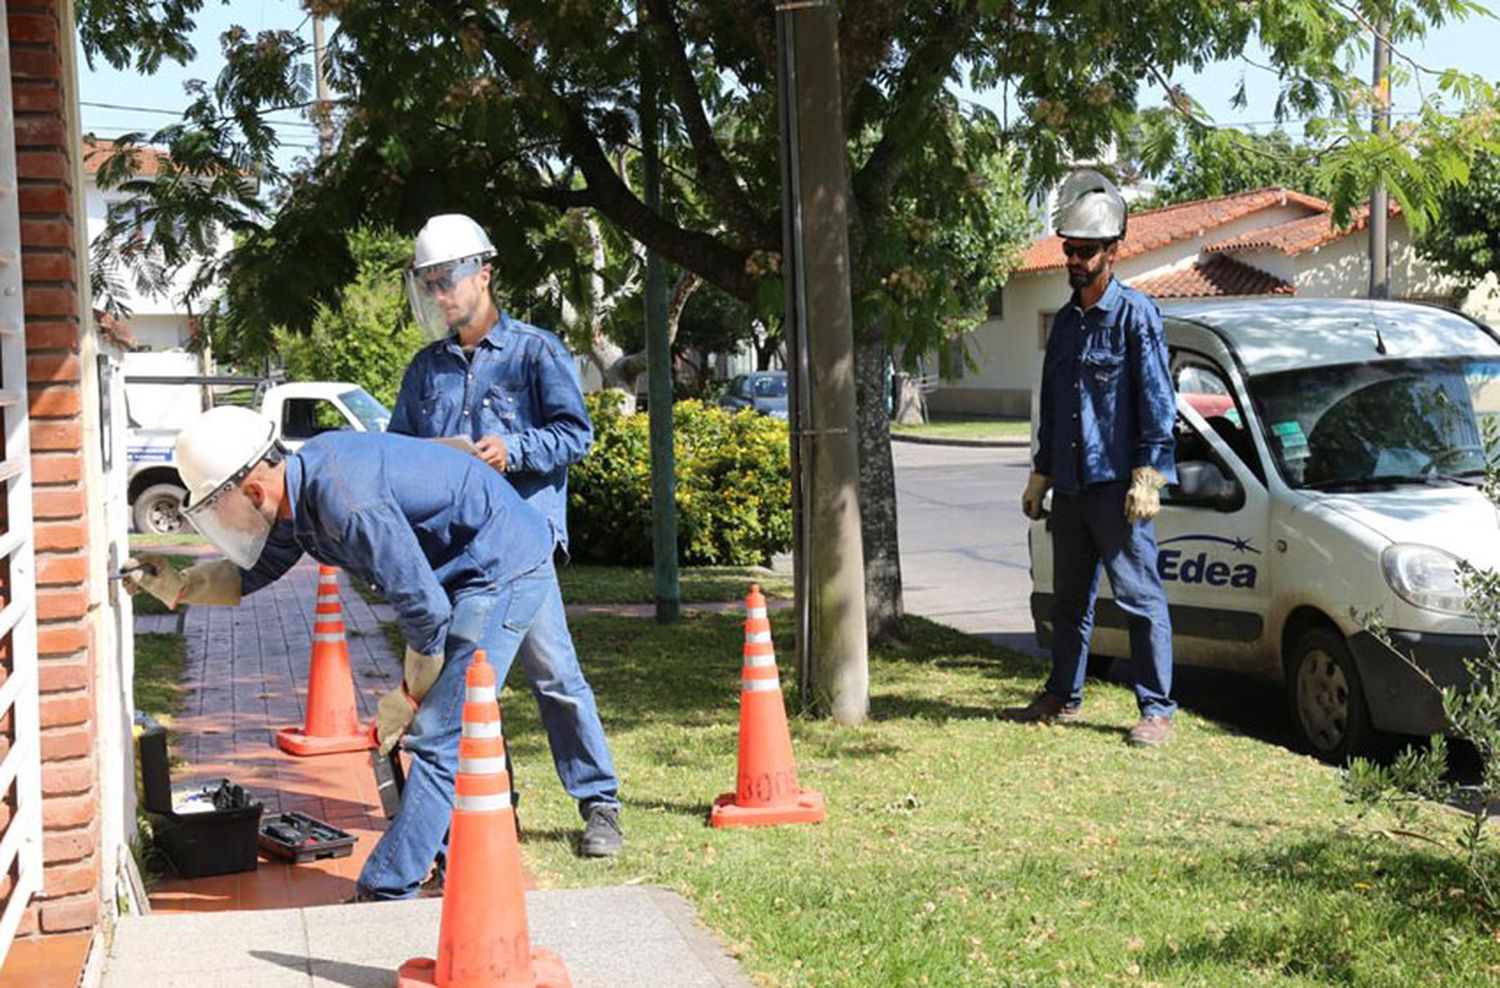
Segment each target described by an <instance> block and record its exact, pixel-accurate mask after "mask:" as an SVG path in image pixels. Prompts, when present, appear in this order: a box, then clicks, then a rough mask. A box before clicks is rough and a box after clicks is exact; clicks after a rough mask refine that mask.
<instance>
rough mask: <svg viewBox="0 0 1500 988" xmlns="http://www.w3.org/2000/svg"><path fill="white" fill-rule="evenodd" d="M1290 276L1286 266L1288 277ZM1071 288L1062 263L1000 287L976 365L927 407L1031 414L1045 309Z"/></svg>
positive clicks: (1152, 267) (1173, 248) (1177, 263)
mask: <svg viewBox="0 0 1500 988" xmlns="http://www.w3.org/2000/svg"><path fill="white" fill-rule="evenodd" d="M1306 215H1308V211H1307V210H1306V209H1304V208H1302V207H1299V206H1290V205H1289V206H1274V207H1271V208H1269V209H1262V210H1259V211H1257V212H1255V213H1251V214H1250V215H1249V216H1246V217H1242V218H1241V219H1238V220H1235V221H1234V222H1232V223H1226V224H1224V225H1223V226H1216V227H1213V228H1212V229H1211V230H1208V231H1206V233H1205V235H1200V236H1196V237H1191V238H1186V239H1183V240H1181V241H1178V242H1175V243H1171V244H1167V245H1165V246H1163V247H1159V248H1157V249H1155V250H1151V251H1147V252H1146V253H1144V254H1140V255H1138V256H1136V257H1132V258H1127V259H1126V260H1124V261H1121V262H1120V263H1119V264H1118V265H1117V266H1116V268H1115V270H1116V273H1117V274H1119V276H1120V277H1121V278H1122V279H1124V280H1126V281H1132V280H1134V279H1137V278H1142V277H1148V276H1152V275H1158V274H1165V273H1166V272H1168V271H1173V270H1176V269H1178V268H1183V267H1186V266H1188V265H1189V264H1192V263H1193V262H1195V261H1196V260H1198V257H1199V253H1200V252H1201V251H1202V249H1203V245H1204V243H1205V242H1206V241H1207V240H1214V241H1219V240H1225V239H1227V238H1229V237H1236V236H1239V235H1240V234H1242V233H1249V232H1250V231H1252V230H1259V229H1262V228H1264V227H1267V226H1276V225H1279V224H1281V223H1285V222H1288V221H1290V220H1295V219H1300V218H1302V217H1304V216H1306ZM1290 279H1291V274H1290V272H1288V274H1287V276H1286V280H1290ZM1071 294H1072V290H1071V289H1069V288H1068V279H1067V275H1066V272H1064V271H1063V270H1061V269H1055V270H1047V271H1036V272H1029V273H1021V274H1016V275H1015V276H1013V277H1012V278H1011V281H1010V283H1009V284H1008V285H1006V286H1005V290H1004V317H1003V318H1002V319H991V320H987V321H986V322H983V323H981V324H980V325H979V326H978V327H976V328H975V329H974V330H973V331H972V332H970V333H969V334H968V336H967V337H966V346H967V348H968V352H969V356H970V357H971V358H972V359H973V361H974V362H975V363H976V364H978V366H979V369H978V370H977V371H970V370H966V371H965V372H964V375H963V377H962V378H961V379H960V380H956V381H950V382H945V383H944V384H943V385H942V386H941V387H940V388H938V390H936V391H934V392H933V393H932V394H931V395H930V396H928V399H927V407H928V408H929V409H930V410H932V411H934V412H944V413H949V414H972V415H1004V416H1014V417H1019V418H1024V417H1028V416H1030V414H1031V389H1032V386H1033V384H1034V383H1035V382H1036V381H1037V379H1038V378H1039V377H1040V376H1041V373H1042V345H1041V335H1040V330H1039V326H1040V322H1041V316H1042V313H1044V312H1047V313H1050V312H1056V311H1057V310H1058V309H1059V308H1061V307H1062V306H1063V304H1064V303H1066V302H1067V300H1068V298H1069V296H1070V295H1071Z"/></svg>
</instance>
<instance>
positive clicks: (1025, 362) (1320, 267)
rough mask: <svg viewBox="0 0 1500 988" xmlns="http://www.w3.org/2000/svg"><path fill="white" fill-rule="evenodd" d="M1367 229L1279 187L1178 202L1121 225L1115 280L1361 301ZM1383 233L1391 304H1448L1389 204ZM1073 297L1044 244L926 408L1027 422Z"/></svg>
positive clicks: (1163, 287) (1163, 293)
mask: <svg viewBox="0 0 1500 988" xmlns="http://www.w3.org/2000/svg"><path fill="white" fill-rule="evenodd" d="M1368 220H1369V209H1368V207H1366V208H1365V209H1364V210H1363V211H1358V212H1356V214H1355V216H1354V217H1353V218H1352V220H1351V222H1350V223H1349V224H1348V225H1346V226H1343V227H1336V226H1334V224H1333V221H1332V210H1331V208H1330V207H1329V204H1328V203H1327V202H1325V201H1323V200H1322V199H1319V198H1316V197H1314V196H1309V195H1304V194H1302V193H1300V192H1295V191H1292V190H1290V189H1283V188H1265V189H1256V190H1253V191H1250V192H1240V193H1235V194H1233V195H1227V196H1220V197H1218V198H1214V199H1200V200H1196V201H1194V202H1187V203H1180V204H1178V205H1175V206H1167V207H1164V208H1162V209H1153V210H1148V211H1145V212H1141V213H1135V214H1132V215H1131V216H1130V219H1129V223H1128V226H1127V227H1126V236H1125V239H1124V241H1122V242H1121V244H1120V249H1119V254H1118V259H1117V261H1116V263H1115V273H1116V274H1117V275H1118V276H1119V277H1120V278H1121V279H1122V280H1123V281H1125V282H1126V283H1127V284H1130V285H1132V286H1134V287H1136V288H1139V289H1141V290H1142V291H1145V292H1147V293H1149V294H1150V295H1152V296H1153V297H1155V298H1157V299H1159V300H1161V301H1167V300H1169V299H1185V298H1194V299H1198V298H1216V297H1224V298H1229V297H1244V296H1254V295H1300V296H1308V297H1324V298H1349V297H1360V296H1363V295H1364V294H1365V290H1366V286H1367V284H1368V280H1369V276H1368V273H1367V272H1368V270H1369V267H1368V264H1369V262H1368V258H1367V251H1368V242H1367V227H1368ZM1389 230H1390V255H1391V278H1390V292H1391V297H1392V298H1408V299H1420V300H1423V301H1439V302H1444V303H1448V302H1451V301H1452V300H1453V299H1454V298H1455V297H1456V289H1457V287H1458V286H1457V284H1456V283H1455V282H1453V281H1452V280H1451V279H1448V278H1444V277H1442V276H1440V275H1438V274H1437V273H1436V272H1435V271H1434V270H1433V269H1432V267H1431V265H1429V264H1428V263H1427V262H1426V261H1424V260H1423V259H1422V258H1421V257H1419V256H1418V255H1417V253H1416V251H1415V249H1414V248H1413V246H1412V241H1411V235H1410V233H1409V231H1408V230H1407V225H1406V220H1405V218H1404V217H1403V216H1402V215H1401V212H1400V210H1399V209H1398V208H1396V206H1395V205H1394V204H1393V205H1392V209H1391V221H1390V225H1389ZM1070 294H1071V289H1069V287H1068V280H1067V272H1066V269H1065V267H1064V261H1063V253H1062V241H1061V239H1060V238H1058V237H1055V236H1046V237H1042V238H1041V239H1039V240H1037V241H1036V242H1035V243H1033V244H1032V245H1031V246H1030V247H1029V248H1028V249H1027V250H1026V252H1025V253H1024V254H1023V255H1022V258H1021V263H1020V265H1019V266H1018V267H1017V268H1016V270H1015V271H1014V272H1013V273H1012V275H1011V277H1010V281H1009V282H1008V283H1007V284H1006V286H1005V288H1004V289H1002V290H1001V291H1000V292H999V293H997V295H996V296H995V298H993V299H992V300H991V304H990V313H989V315H990V318H989V319H987V320H986V321H985V322H984V323H982V324H980V325H979V326H978V327H976V328H975V329H974V330H973V331H971V332H970V333H968V334H966V336H965V338H964V339H963V341H962V342H963V346H964V349H965V351H966V352H967V354H968V356H969V358H970V360H971V361H972V362H973V363H974V364H975V365H977V366H976V367H960V366H959V365H960V363H961V362H960V361H958V360H949V361H945V363H946V364H947V369H948V370H950V371H958V373H957V374H956V375H955V376H954V377H953V379H951V380H947V381H944V382H943V383H942V384H941V385H940V386H939V387H938V388H937V390H936V391H934V392H933V393H932V394H931V395H929V397H928V400H927V404H928V408H929V410H931V411H934V412H940V413H950V414H969V415H975V414H977V415H1007V416H1026V415H1029V414H1030V412H1031V389H1032V387H1033V385H1034V384H1035V382H1036V381H1037V380H1038V379H1039V377H1040V375H1041V372H1042V353H1043V350H1044V348H1045V346H1046V342H1047V331H1048V328H1049V326H1050V324H1051V320H1052V316H1053V314H1054V313H1055V312H1056V311H1057V310H1058V309H1059V308H1060V307H1061V306H1062V305H1063V304H1065V303H1066V302H1067V300H1068V297H1069V295H1070ZM1463 308H1464V309H1465V311H1468V312H1470V313H1471V314H1473V315H1476V316H1478V317H1479V318H1481V319H1485V320H1486V321H1495V320H1493V318H1492V317H1494V316H1495V315H1497V314H1500V310H1496V306H1495V302H1494V300H1493V296H1492V295H1491V294H1490V293H1488V292H1475V293H1471V295H1470V296H1469V297H1468V298H1467V299H1465V300H1464V303H1463Z"/></svg>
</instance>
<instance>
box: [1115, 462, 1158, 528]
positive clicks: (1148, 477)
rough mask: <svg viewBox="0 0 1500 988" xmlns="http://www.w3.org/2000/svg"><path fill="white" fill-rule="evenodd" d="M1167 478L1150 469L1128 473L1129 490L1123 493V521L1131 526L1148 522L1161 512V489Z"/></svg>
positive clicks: (1137, 469)
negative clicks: (1140, 522) (1139, 522)
mask: <svg viewBox="0 0 1500 988" xmlns="http://www.w3.org/2000/svg"><path fill="white" fill-rule="evenodd" d="M1166 483H1167V478H1165V477H1163V476H1162V475H1161V474H1160V473H1158V472H1157V471H1156V470H1155V469H1153V468H1151V467H1136V468H1135V469H1134V470H1132V471H1131V472H1130V490H1128V491H1126V492H1125V520H1126V521H1128V522H1130V523H1131V524H1135V523H1136V522H1138V521H1150V520H1151V519H1153V518H1155V517H1156V515H1157V512H1159V511H1161V489H1162V488H1163V487H1164V486H1166Z"/></svg>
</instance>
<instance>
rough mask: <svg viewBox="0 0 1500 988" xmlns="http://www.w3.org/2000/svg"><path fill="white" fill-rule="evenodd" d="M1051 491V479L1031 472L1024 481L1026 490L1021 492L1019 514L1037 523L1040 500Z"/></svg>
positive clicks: (1039, 517)
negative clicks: (1028, 477)
mask: <svg viewBox="0 0 1500 988" xmlns="http://www.w3.org/2000/svg"><path fill="white" fill-rule="evenodd" d="M1051 489H1052V478H1051V477H1049V476H1047V475H1046V474H1043V473H1036V472H1033V473H1032V474H1031V477H1030V479H1028V480H1027V481H1026V489H1025V490H1024V491H1022V492H1021V513H1022V514H1024V515H1025V516H1026V517H1027V518H1030V519H1031V520H1032V521H1039V520H1040V519H1041V517H1042V498H1044V497H1046V496H1047V492H1048V491H1050V490H1051Z"/></svg>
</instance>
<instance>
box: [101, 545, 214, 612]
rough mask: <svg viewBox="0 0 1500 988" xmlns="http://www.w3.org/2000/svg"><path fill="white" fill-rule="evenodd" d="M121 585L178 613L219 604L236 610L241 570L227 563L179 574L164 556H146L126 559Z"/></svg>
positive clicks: (203, 566) (192, 568) (207, 564)
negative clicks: (184, 608)
mask: <svg viewBox="0 0 1500 988" xmlns="http://www.w3.org/2000/svg"><path fill="white" fill-rule="evenodd" d="M122 569H123V570H124V571H125V574H124V576H123V577H121V579H120V582H121V583H123V584H124V585H125V592H126V593H128V594H130V595H132V596H134V595H135V594H138V593H140V592H141V591H142V590H144V591H146V592H147V593H149V594H150V595H151V596H153V597H155V598H156V599H157V600H159V601H161V602H162V603H163V604H166V605H167V606H168V607H170V608H173V609H175V608H176V607H177V605H178V604H220V605H223V606H225V607H234V606H235V605H236V604H238V603H239V602H240V568H239V567H238V566H236V565H235V564H234V563H232V562H230V561H229V560H227V559H220V560H218V561H216V562H212V563H199V564H198V565H197V566H193V567H190V568H188V569H185V570H183V571H182V572H180V573H179V572H178V571H177V569H176V568H175V567H174V566H173V565H172V564H171V563H170V562H169V561H168V560H167V559H166V557H165V556H153V555H146V556H141V557H140V558H139V559H127V560H125V565H124V566H123V567H122Z"/></svg>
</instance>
